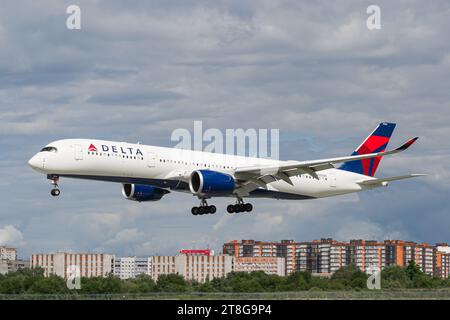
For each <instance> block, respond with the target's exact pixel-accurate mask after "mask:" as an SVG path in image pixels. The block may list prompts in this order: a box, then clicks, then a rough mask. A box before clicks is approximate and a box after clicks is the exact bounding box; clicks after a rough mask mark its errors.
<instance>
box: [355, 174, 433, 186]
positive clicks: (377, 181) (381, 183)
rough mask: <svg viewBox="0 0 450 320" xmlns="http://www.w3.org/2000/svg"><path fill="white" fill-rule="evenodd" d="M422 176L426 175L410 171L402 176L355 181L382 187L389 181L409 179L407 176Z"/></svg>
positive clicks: (363, 184)
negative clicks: (410, 172)
mask: <svg viewBox="0 0 450 320" xmlns="http://www.w3.org/2000/svg"><path fill="white" fill-rule="evenodd" d="M422 176H426V174H422V173H412V174H408V175H404V176H396V177H388V178H378V179H367V180H360V181H356V183H357V184H359V185H362V186H373V187H382V186H386V185H387V183H388V182H389V181H395V180H402V179H409V178H415V177H422Z"/></svg>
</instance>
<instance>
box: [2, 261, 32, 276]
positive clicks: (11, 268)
mask: <svg viewBox="0 0 450 320" xmlns="http://www.w3.org/2000/svg"><path fill="white" fill-rule="evenodd" d="M29 267H30V261H27V260H7V259H3V260H0V274H7V273H10V272H16V271H18V270H20V269H27V268H29Z"/></svg>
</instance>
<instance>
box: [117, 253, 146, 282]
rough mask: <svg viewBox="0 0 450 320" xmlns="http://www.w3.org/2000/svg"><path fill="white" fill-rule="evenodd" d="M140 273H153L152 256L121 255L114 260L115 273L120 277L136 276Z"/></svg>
mask: <svg viewBox="0 0 450 320" xmlns="http://www.w3.org/2000/svg"><path fill="white" fill-rule="evenodd" d="M140 274H145V275H148V276H151V275H152V258H151V257H119V258H116V259H115V262H114V275H116V276H118V277H119V278H120V279H129V278H135V277H137V276H138V275H140Z"/></svg>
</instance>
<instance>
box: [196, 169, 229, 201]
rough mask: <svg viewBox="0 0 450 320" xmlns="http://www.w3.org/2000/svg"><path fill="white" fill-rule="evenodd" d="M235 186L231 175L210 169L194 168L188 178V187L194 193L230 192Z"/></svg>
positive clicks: (215, 193)
mask: <svg viewBox="0 0 450 320" xmlns="http://www.w3.org/2000/svg"><path fill="white" fill-rule="evenodd" d="M235 187H236V183H235V181H234V178H233V177H232V176H231V175H229V174H226V173H221V172H217V171H212V170H196V171H194V172H192V174H191V177H190V179H189V189H190V190H191V192H192V193H193V194H195V195H221V194H222V195H223V194H231V193H232V192H233V190H234V188H235Z"/></svg>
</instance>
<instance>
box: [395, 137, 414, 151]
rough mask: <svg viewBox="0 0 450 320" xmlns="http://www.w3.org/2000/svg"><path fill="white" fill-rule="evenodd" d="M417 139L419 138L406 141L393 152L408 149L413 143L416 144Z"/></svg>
mask: <svg viewBox="0 0 450 320" xmlns="http://www.w3.org/2000/svg"><path fill="white" fill-rule="evenodd" d="M417 139H419V137H415V138H412V139H410V140H408V141H406V142H405V143H404V144H402V145H401V146H400V147H398V148H397V149H395V151H403V150H406V149H408V148H409V147H410V146H411V145H412V144H413V143H414V142H416V140H417Z"/></svg>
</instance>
